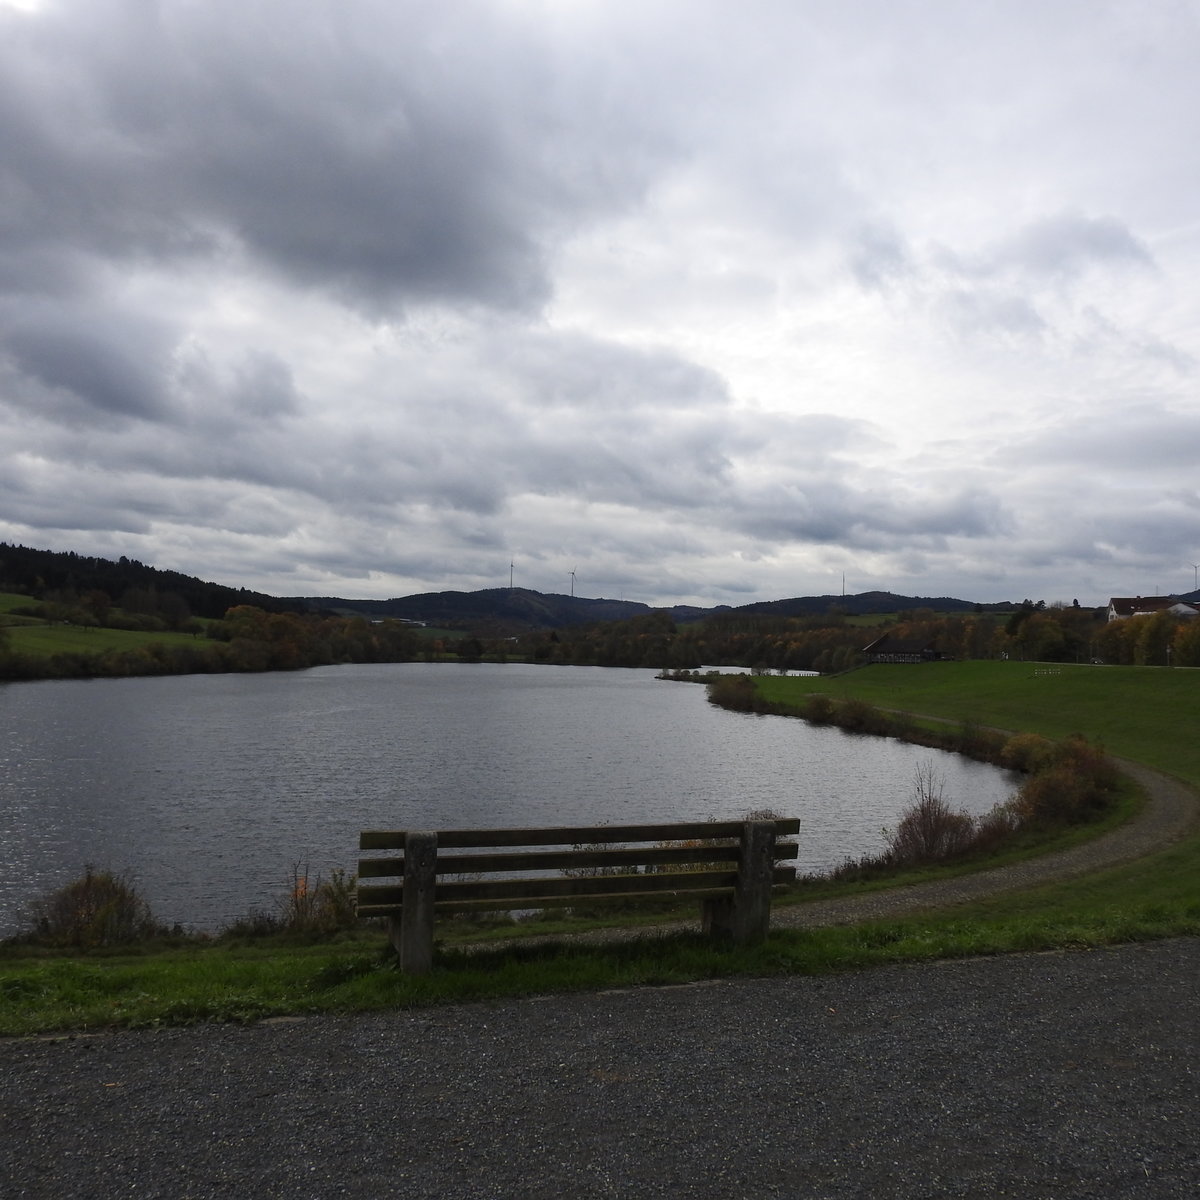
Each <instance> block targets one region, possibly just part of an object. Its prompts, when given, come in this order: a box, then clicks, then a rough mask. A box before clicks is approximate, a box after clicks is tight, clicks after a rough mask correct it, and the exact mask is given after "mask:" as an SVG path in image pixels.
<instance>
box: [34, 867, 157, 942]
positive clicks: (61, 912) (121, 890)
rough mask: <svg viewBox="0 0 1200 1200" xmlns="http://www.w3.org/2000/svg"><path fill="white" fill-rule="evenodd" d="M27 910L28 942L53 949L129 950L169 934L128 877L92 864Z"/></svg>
mask: <svg viewBox="0 0 1200 1200" xmlns="http://www.w3.org/2000/svg"><path fill="white" fill-rule="evenodd" d="M29 909H30V916H31V917H32V919H33V931H32V933H31V934H30V935H29V938H28V940H30V941H37V942H42V943H44V944H49V945H53V946H72V947H76V948H79V949H91V948H97V947H102V946H125V945H131V944H132V943H135V942H141V941H146V940H148V939H150V938H153V937H157V936H160V935H162V934H165V933H167V932H169V931H168V930H167V928H166V927H165V926H164V925H162V924H160V923H159V922H158V921H157V920H155V918H154V914H153V913H152V912H151V911H150V905H149V904H147V903H146V901H145V900H144V899H143V898H142V897H141V895H140V894H139V893H138V890H137V888H136V887H135V886H134V885H133V883H132V882H131V881H130V880H129V879H127V878H126V877H125V876H124V875H115V874H113V872H111V871H98V870H96V869H95V868H94V867H92V866H87V867H85V868H84V872H83V875H82V877H81V878H79V879H76V880H74V881H73V882H71V883H68V884H66V885H65V886H64V887H60V888H58V889H56V890H55V891H53V892H50V893H48V894H47V895H45V896H43V897H42V898H41V899H39V900H35V901H34V902H33V903H32V904H30V906H29Z"/></svg>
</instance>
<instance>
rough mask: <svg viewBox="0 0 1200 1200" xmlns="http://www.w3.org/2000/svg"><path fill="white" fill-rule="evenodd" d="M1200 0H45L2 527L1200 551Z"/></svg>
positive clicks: (688, 572) (22, 163)
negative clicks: (432, 0) (435, 0)
mask: <svg viewBox="0 0 1200 1200" xmlns="http://www.w3.org/2000/svg"><path fill="white" fill-rule="evenodd" d="M1198 62H1200V3H1197V2H1196V0H1131V2H1128V3H1110V2H1107V0H995V2H989V0H970V2H967V0H878V2H875V0H820V2H818V0H778V2H775V0H748V2H743V3H740V4H730V3H728V0H678V2H671V0H662V2H660V0H595V2H592V0H490V2H489V0H481V2H473V0H443V2H442V3H440V4H433V3H430V2H429V0H420V2H408V0H380V2H378V3H376V2H373V0H305V2H304V3H296V0H75V2H73V3H72V2H65V0H43V2H40V3H39V2H38V0H20V2H17V0H0V540H3V541H10V542H21V543H24V544H25V545H29V546H36V547H39V548H44V549H55V550H75V551H78V552H80V553H84V554H98V555H102V556H105V557H111V558H115V557H119V556H120V555H122V554H124V555H128V556H129V557H131V558H137V559H140V560H142V561H143V562H146V563H149V564H151V565H154V566H158V567H163V568H170V569H174V570H179V571H183V572H186V573H188V574H193V575H199V576H201V577H202V578H206V579H211V580H215V581H218V582H221V583H227V584H233V585H238V586H246V587H250V588H255V589H260V590H264V591H267V592H269V593H272V594H275V595H342V596H351V597H388V596H399V595H407V594H409V593H413V592H421V591H432V590H442V589H461V590H473V589H476V588H482V587H497V586H507V584H508V582H509V577H510V564H513V565H512V568H511V569H512V575H513V579H514V582H515V583H516V584H517V585H518V586H525V587H530V588H535V589H537V590H539V591H545V592H569V591H570V588H571V578H570V572H571V571H575V572H576V577H575V578H576V591H577V594H579V595H587V596H609V597H615V598H624V599H629V600H642V601H645V602H647V603H651V604H670V603H676V602H690V603H699V604H706V605H708V604H717V603H726V604H744V603H748V602H750V601H752V600H760V599H776V598H780V597H785V596H796V595H808V594H823V593H838V592H840V591H841V590H842V586H843V583H842V580H843V575H844V578H845V590H846V591H847V592H848V593H857V592H862V591H867V590H870V589H875V588H880V589H886V590H890V591H894V592H899V593H903V594H912V595H928V596H937V595H952V596H957V597H961V598H964V599H970V600H981V601H993V600H1017V601H1019V600H1021V599H1024V598H1026V597H1029V598H1032V599H1045V600H1046V601H1047V602H1054V601H1056V600H1064V601H1067V602H1069V601H1070V600H1072V599H1075V598H1078V599H1080V601H1081V602H1082V603H1085V604H1089V603H1094V602H1095V603H1099V602H1103V601H1106V600H1107V598H1108V597H1109V596H1110V595H1126V594H1130V595H1132V594H1138V593H1140V594H1148V593H1151V592H1157V591H1163V592H1171V591H1174V592H1185V591H1191V590H1192V588H1193V587H1194V584H1195V577H1196V571H1197V568H1196V566H1195V565H1194V564H1200V393H1198V390H1197V384H1198V382H1200V320H1198V317H1200V72H1198V71H1197V68H1196V64H1197V63H1198Z"/></svg>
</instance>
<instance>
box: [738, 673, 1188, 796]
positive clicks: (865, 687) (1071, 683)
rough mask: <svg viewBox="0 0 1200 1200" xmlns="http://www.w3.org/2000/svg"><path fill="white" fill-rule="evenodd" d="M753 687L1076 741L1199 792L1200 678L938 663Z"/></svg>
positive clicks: (780, 679) (769, 693)
mask: <svg viewBox="0 0 1200 1200" xmlns="http://www.w3.org/2000/svg"><path fill="white" fill-rule="evenodd" d="M1041 671H1057V672H1059V673H1058V674H1038V672H1041ZM758 685H759V689H760V690H761V692H762V693H763V695H764V696H766V697H767V698H768V699H770V700H774V701H778V702H780V703H785V704H786V703H795V702H799V701H801V700H803V698H804V697H805V696H807V695H810V694H811V693H813V692H824V693H826V694H828V695H831V696H839V697H850V696H854V697H858V698H860V699H863V700H866V701H868V702H869V703H871V704H875V705H878V706H879V707H880V708H897V709H903V710H904V711H906V712H913V713H923V714H927V715H929V716H934V717H946V718H948V719H950V720H954V721H963V720H965V721H974V722H976V723H978V724H981V725H995V726H998V727H999V728H1001V729H1009V730H1013V731H1031V732H1033V733H1041V734H1044V735H1045V736H1046V737H1053V738H1061V737H1066V736H1067V735H1068V734H1071V733H1082V734H1084V735H1085V736H1086V737H1088V738H1089V739H1091V740H1092V741H1098V742H1100V743H1102V744H1103V746H1104V747H1105V749H1107V750H1108V751H1109V753H1111V754H1115V755H1117V756H1118V757H1121V758H1131V759H1134V760H1136V761H1137V762H1142V763H1146V764H1147V765H1149V766H1154V767H1158V768H1159V769H1160V770H1164V771H1169V772H1170V773H1171V774H1173V775H1178V776H1179V777H1180V778H1181V779H1186V780H1188V781H1189V782H1192V783H1195V784H1200V737H1198V736H1197V730H1198V728H1200V670H1185V669H1179V670H1168V669H1166V668H1164V667H1099V666H1072V665H1067V664H1062V665H1059V664H1045V663H1017V662H943V663H922V664H919V665H911V666H905V665H899V664H896V665H886V666H885V665H880V666H872V667H864V668H862V669H861V670H858V671H851V672H849V673H847V674H845V675H840V676H837V677H835V678H831V679H827V678H818V677H813V676H763V677H762V678H760V679H759V681H758Z"/></svg>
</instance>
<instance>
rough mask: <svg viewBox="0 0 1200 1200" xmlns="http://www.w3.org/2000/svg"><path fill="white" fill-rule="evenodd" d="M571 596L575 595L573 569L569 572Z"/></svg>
mask: <svg viewBox="0 0 1200 1200" xmlns="http://www.w3.org/2000/svg"><path fill="white" fill-rule="evenodd" d="M571 595H572V596H574V595H575V571H574V569H573V568H572V570H571Z"/></svg>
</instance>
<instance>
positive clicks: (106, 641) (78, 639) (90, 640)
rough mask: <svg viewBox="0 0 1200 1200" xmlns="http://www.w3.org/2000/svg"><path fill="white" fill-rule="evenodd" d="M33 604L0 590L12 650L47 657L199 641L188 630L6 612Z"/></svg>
mask: <svg viewBox="0 0 1200 1200" xmlns="http://www.w3.org/2000/svg"><path fill="white" fill-rule="evenodd" d="M33 603H35V601H33V600H31V599H30V597H29V596H20V595H17V594H16V593H14V592H0V625H3V626H4V628H5V630H6V640H7V645H8V648H9V649H10V650H11V651H13V652H14V653H18V654H33V655H37V656H39V657H42V658H49V657H50V655H52V654H103V653H104V652H105V651H106V650H139V649H141V648H142V647H143V646H150V645H159V646H163V645H165V646H193V645H195V644H196V642H197V640H201V641H202V640H203V638H201V639H197V638H196V636H195V635H193V634H190V633H169V632H156V633H141V632H137V631H133V630H124V629H98V628H85V627H84V626H82V625H50V624H47V623H46V622H45V621H43V620H40V619H39V618H37V617H18V616H12V615H10V614H12V610H13V609H14V608H20V607H24V606H25V605H28V604H33Z"/></svg>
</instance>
